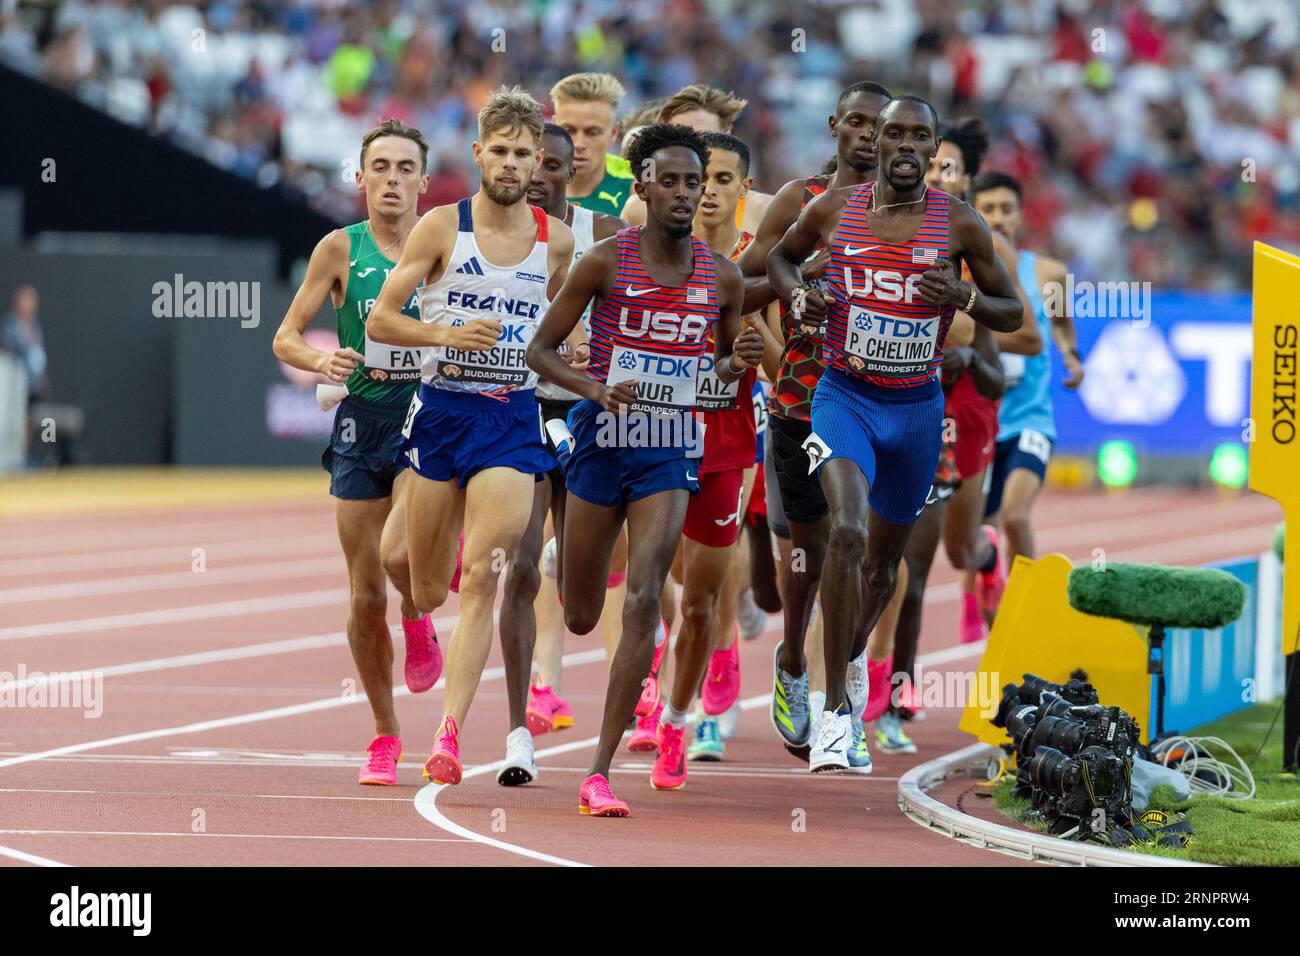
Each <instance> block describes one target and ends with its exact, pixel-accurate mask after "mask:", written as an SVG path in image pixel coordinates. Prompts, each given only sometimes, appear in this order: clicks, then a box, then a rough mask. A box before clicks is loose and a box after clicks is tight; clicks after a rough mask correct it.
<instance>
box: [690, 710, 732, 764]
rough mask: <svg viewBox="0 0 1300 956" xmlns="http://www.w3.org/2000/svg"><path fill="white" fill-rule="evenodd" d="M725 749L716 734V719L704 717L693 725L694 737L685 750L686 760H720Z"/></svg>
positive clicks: (720, 737) (720, 738)
mask: <svg viewBox="0 0 1300 956" xmlns="http://www.w3.org/2000/svg"><path fill="white" fill-rule="evenodd" d="M725 749H726V747H725V745H724V744H723V743H722V734H720V733H719V732H718V718H716V717H705V718H704V719H703V720H701V721H700V722H699V723H697V724H696V725H695V736H694V737H692V738H691V743H690V746H688V747H687V748H686V759H687V760H721V759H722V754H723V752H724V751H725Z"/></svg>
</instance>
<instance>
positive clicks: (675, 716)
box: [659, 702, 687, 730]
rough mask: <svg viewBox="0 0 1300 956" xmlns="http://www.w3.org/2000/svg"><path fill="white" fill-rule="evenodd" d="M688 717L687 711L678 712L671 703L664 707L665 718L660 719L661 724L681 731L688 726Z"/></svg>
mask: <svg viewBox="0 0 1300 956" xmlns="http://www.w3.org/2000/svg"><path fill="white" fill-rule="evenodd" d="M686 717H687V713H686V711H684V710H678V709H677V708H676V707H674V706H673V705H672V703H671V702H669V703H668V705H667V706H666V707H664V713H663V716H662V717H660V718H659V723H661V724H667V725H668V726H669V727H674V728H676V729H677V730H681V729H682V728H683V727H685V726H686Z"/></svg>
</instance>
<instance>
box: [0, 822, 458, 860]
mask: <svg viewBox="0 0 1300 956" xmlns="http://www.w3.org/2000/svg"><path fill="white" fill-rule="evenodd" d="M0 834H7V835H12V836H96V837H106V836H127V837H207V838H225V839H228V840H354V841H359V842H362V843H369V842H382V843H466V842H468V841H466V840H453V839H450V838H448V837H385V836H318V835H315V834H289V833H190V832H189V831H183V832H181V833H174V832H172V831H170V830H0ZM0 849H3V848H0ZM14 852H17V851H14ZM35 859H40V857H36V858H35ZM46 865H53V866H66V865H67V864H66V863H54V862H53V861H49V862H48V863H47V864H46Z"/></svg>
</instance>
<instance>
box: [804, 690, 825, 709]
mask: <svg viewBox="0 0 1300 956" xmlns="http://www.w3.org/2000/svg"><path fill="white" fill-rule="evenodd" d="M825 710H826V692H825V691H823V690H815V691H813V692H812V693H810V694H809V695H808V713H810V714H820V713H823V712H825Z"/></svg>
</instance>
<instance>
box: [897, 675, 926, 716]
mask: <svg viewBox="0 0 1300 956" xmlns="http://www.w3.org/2000/svg"><path fill="white" fill-rule="evenodd" d="M898 706H899V707H900V708H902V709H903V710H905V711H907V712H908V713H909V714H911V716H912V719H913V720H924V719H925V708H924V707H922V706H921V695H920V693H919V692H918V691H917V689H916V686H915V685H914V684H913V683H912V682H911V681H910V680H909V679H907V678H906V677H905V678H903V688H902V691H901V692H900V693H899V695H898Z"/></svg>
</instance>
